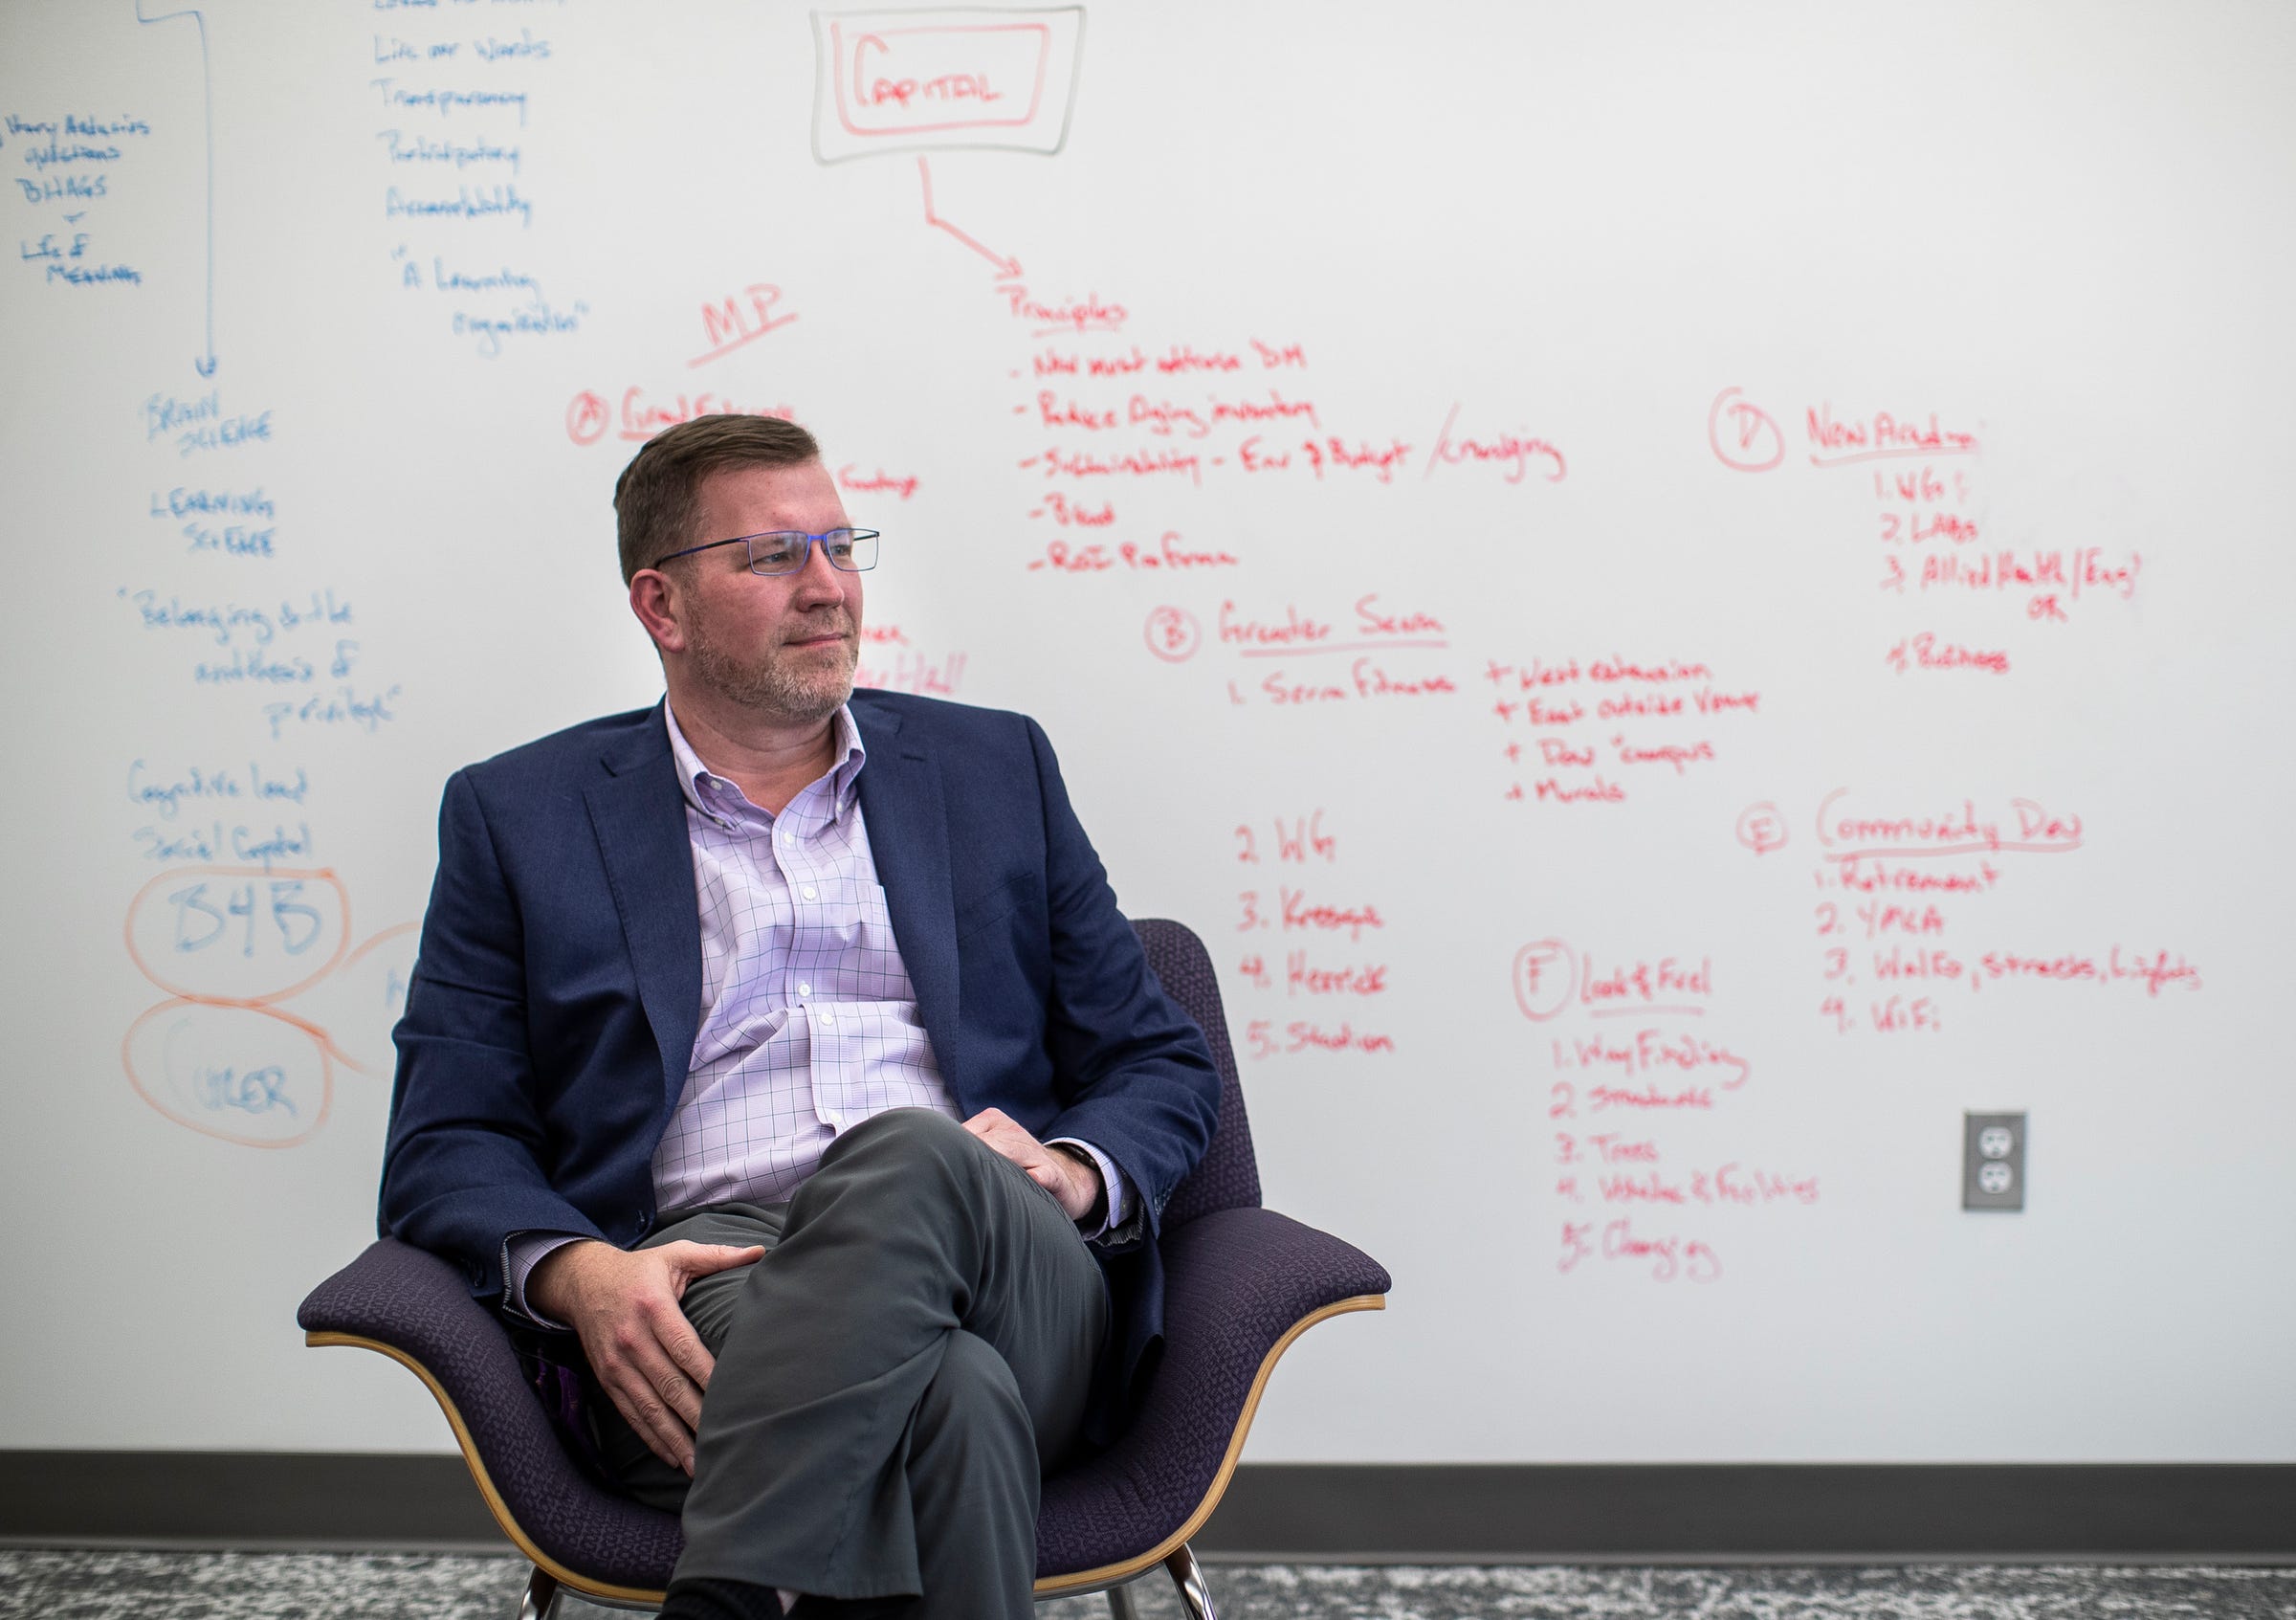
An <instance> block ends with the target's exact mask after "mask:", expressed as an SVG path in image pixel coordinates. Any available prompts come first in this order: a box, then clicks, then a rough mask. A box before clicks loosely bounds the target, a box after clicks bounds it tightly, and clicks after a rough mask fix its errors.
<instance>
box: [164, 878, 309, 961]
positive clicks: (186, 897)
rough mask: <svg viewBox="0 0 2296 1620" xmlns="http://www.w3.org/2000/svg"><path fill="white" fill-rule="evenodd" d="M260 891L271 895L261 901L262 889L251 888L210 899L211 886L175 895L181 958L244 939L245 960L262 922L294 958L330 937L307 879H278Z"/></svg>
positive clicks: (241, 886) (192, 886) (190, 886)
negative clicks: (307, 891) (306, 891)
mask: <svg viewBox="0 0 2296 1620" xmlns="http://www.w3.org/2000/svg"><path fill="white" fill-rule="evenodd" d="M260 887H261V888H262V889H264V890H267V891H268V893H267V894H264V895H260V896H259V895H258V894H257V893H256V890H257V888H258V885H256V884H254V883H253V882H248V883H234V884H232V885H231V886H230V887H229V888H227V889H224V890H223V891H222V892H221V893H220V894H215V895H210V893H209V885H208V884H206V883H187V884H186V885H185V886H184V887H182V888H180V889H178V890H176V891H175V893H173V894H172V895H169V896H168V897H167V903H168V904H169V905H171V906H173V907H175V949H176V951H177V953H178V954H179V955H187V956H188V955H189V954H191V953H193V952H195V951H203V950H206V949H208V948H209V947H210V946H211V945H217V944H221V945H224V946H227V947H228V946H229V945H231V944H232V942H233V941H234V939H237V938H239V937H240V936H241V934H242V933H244V943H241V945H240V954H241V955H243V956H254V954H255V938H256V926H255V924H256V921H257V919H261V920H263V921H268V922H269V923H270V924H271V925H272V927H273V928H276V930H277V931H278V936H279V948H280V949H281V950H284V951H285V952H286V953H287V954H288V955H289V956H300V955H302V954H303V952H305V951H307V950H309V949H310V948H311V947H312V946H313V945H315V944H317V943H319V941H320V936H321V935H323V934H324V933H325V932H326V919H325V918H323V917H321V916H320V914H319V910H318V908H317V907H315V906H312V905H310V904H307V903H306V902H305V901H304V899H303V883H302V879H301V878H299V877H290V878H281V877H275V878H272V879H271V880H270V881H269V882H267V883H264V884H262V885H260ZM233 919H240V920H243V921H244V922H245V928H244V930H241V929H239V928H235V927H234V926H233Z"/></svg>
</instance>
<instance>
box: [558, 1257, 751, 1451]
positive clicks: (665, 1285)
mask: <svg viewBox="0 0 2296 1620" xmlns="http://www.w3.org/2000/svg"><path fill="white" fill-rule="evenodd" d="M764 1256H765V1251H764V1250H763V1249H762V1248H749V1249H733V1248H728V1247H725V1246H723V1245H721V1244H714V1243H665V1244H663V1245H662V1246H661V1247H660V1248H658V1249H639V1250H634V1251H629V1252H627V1253H626V1252H625V1251H623V1250H620V1249H617V1248H615V1247H614V1246H613V1245H612V1244H610V1243H600V1242H597V1241H595V1240H594V1239H585V1240H584V1241H582V1242H580V1243H569V1244H567V1245H565V1246H564V1247H563V1248H562V1249H553V1250H552V1251H550V1253H549V1254H545V1255H543V1256H542V1260H541V1264H540V1265H538V1266H536V1267H535V1268H534V1271H533V1273H532V1274H531V1275H530V1276H528V1277H527V1278H526V1298H527V1301H528V1303H530V1304H532V1305H533V1306H534V1308H535V1309H536V1310H538V1311H540V1312H541V1313H542V1314H543V1315H544V1316H547V1317H549V1318H551V1319H552V1320H557V1321H563V1322H566V1323H568V1324H570V1325H571V1326H572V1327H573V1329H574V1331H575V1332H576V1333H578V1334H579V1335H581V1337H582V1348H583V1352H584V1354H585V1355H587V1356H588V1357H589V1359H590V1370H591V1371H593V1372H595V1373H596V1374H597V1375H598V1382H599V1383H600V1384H602V1385H604V1386H605V1387H606V1392H607V1395H609V1396H611V1397H612V1398H613V1403H614V1405H615V1407H616V1408H618V1409H620V1410H621V1413H622V1415H623V1416H624V1417H626V1418H628V1419H629V1426H630V1428H632V1429H634V1430H636V1431H637V1432H638V1437H639V1438H640V1439H642V1440H644V1441H645V1442H646V1445H647V1449H648V1450H650V1451H651V1452H652V1453H653V1454H654V1455H655V1456H657V1457H660V1458H661V1459H662V1460H663V1461H664V1462H666V1463H668V1464H669V1465H670V1466H671V1467H673V1468H682V1469H684V1470H685V1471H686V1473H687V1474H688V1475H689V1476H691V1475H692V1474H693V1472H694V1430H695V1426H696V1425H697V1424H699V1423H700V1422H701V1392H702V1391H703V1390H704V1389H707V1388H708V1387H710V1373H711V1371H712V1369H714V1368H715V1367H716V1366H717V1359H716V1358H715V1357H713V1356H712V1355H711V1354H710V1352H709V1351H708V1350H707V1349H705V1348H703V1346H702V1343H701V1339H700V1336H699V1335H697V1334H696V1333H695V1331H694V1324H693V1323H692V1322H690V1321H688V1320H686V1313H685V1312H684V1311H682V1310H680V1309H679V1308H678V1303H677V1302H678V1301H679V1300H680V1299H682V1298H685V1293H686V1285H687V1284H688V1283H690V1282H692V1281H693V1280H694V1279H695V1277H701V1276H709V1275H710V1274H711V1273H713V1272H722V1271H730V1270H732V1269H733V1268H734V1267H735V1266H746V1265H749V1264H751V1263H753V1262H755V1261H757V1260H761V1259H762V1258H764Z"/></svg>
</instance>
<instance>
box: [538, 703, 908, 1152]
mask: <svg viewBox="0 0 2296 1620" xmlns="http://www.w3.org/2000/svg"><path fill="white" fill-rule="evenodd" d="M600 763H601V764H602V765H604V766H605V767H606V770H607V777H606V780H605V781H603V782H599V783H596V784H594V785H592V786H591V787H590V788H587V789H585V791H584V793H583V799H584V801H585V803H586V804H587V806H588V807H589V812H590V827H591V829H592V831H594V832H596V833H597V835H598V851H599V854H600V855H601V856H602V857H604V859H605V862H606V877H607V883H608V884H609V885H610V886H611V888H612V889H613V895H614V909H615V910H616V911H617V912H619V913H620V914H621V918H622V933H623V937H624V939H626V940H627V941H628V942H629V960H630V965H631V967H632V968H633V969H634V971H635V972H636V975H637V981H638V1001H639V1003H640V1005H642V1006H643V1007H644V1008H645V1010H646V1021H647V1023H649V1024H650V1025H651V1026H652V1028H653V1035H654V1039H655V1040H656V1041H657V1042H658V1043H659V1044H660V1046H661V1051H662V1086H663V1091H664V1094H665V1096H666V1098H667V1101H666V1103H665V1106H666V1107H675V1106H676V1105H677V1099H678V1097H679V1095H680V1094H681V1093H683V1092H684V1090H685V1087H686V1076H687V1072H688V1071H689V1070H690V1069H691V1068H692V1066H693V1061H694V1037H695V1032H696V1030H697V1027H698V1025H699V1021H700V1018H701V919H700V909H699V906H698V903H697V902H696V900H695V895H694V854H693V849H692V846H691V844H690V842H689V840H688V836H687V832H686V801H685V796H684V795H683V794H681V793H680V792H679V791H678V788H677V768H676V765H675V763H674V761H673V756H672V755H671V752H670V732H669V729H668V728H667V727H666V726H665V725H664V724H663V721H662V710H661V707H660V705H659V704H656V705H655V707H654V710H653V712H652V713H651V715H650V716H648V717H647V720H646V721H645V723H644V724H643V725H642V726H640V727H639V729H638V731H637V733H636V734H635V735H633V736H632V737H630V738H629V739H628V740H626V741H624V742H622V743H619V744H617V745H616V746H615V747H614V748H611V749H609V750H608V751H607V754H606V755H605V756H604V757H603V758H602V760H601V761H600ZM864 774H866V772H865V773H864Z"/></svg>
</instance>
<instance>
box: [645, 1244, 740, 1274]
mask: <svg viewBox="0 0 2296 1620" xmlns="http://www.w3.org/2000/svg"><path fill="white" fill-rule="evenodd" d="M658 1253H659V1254H662V1255H663V1256H664V1257H665V1258H667V1259H669V1260H670V1261H671V1262H672V1263H673V1265H675V1266H676V1267H677V1269H678V1270H679V1271H682V1272H684V1273H685V1274H686V1276H689V1277H695V1276H709V1275H710V1274H711V1273H712V1272H730V1271H732V1270H733V1269H734V1268H735V1267H736V1266H749V1265H755V1264H756V1263H757V1262H758V1261H760V1260H762V1259H763V1258H764V1257H765V1246H764V1245H763V1244H762V1243H753V1244H751V1245H750V1246H749V1247H748V1248H746V1249H737V1248H735V1247H733V1246H732V1245H731V1244H725V1243H665V1244H663V1245H662V1247H661V1249H660V1250H659V1251H658Z"/></svg>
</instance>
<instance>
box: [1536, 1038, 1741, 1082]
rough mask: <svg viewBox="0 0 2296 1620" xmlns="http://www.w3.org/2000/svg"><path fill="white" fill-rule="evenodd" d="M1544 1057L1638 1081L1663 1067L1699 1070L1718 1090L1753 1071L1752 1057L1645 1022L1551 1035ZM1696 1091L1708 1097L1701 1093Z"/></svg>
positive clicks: (1560, 1065)
mask: <svg viewBox="0 0 2296 1620" xmlns="http://www.w3.org/2000/svg"><path fill="white" fill-rule="evenodd" d="M1548 1055H1549V1058H1550V1060H1551V1061H1552V1062H1553V1064H1554V1066H1555V1068H1556V1069H1557V1070H1567V1069H1596V1070H1604V1071H1609V1072H1613V1073H1615V1074H1617V1075H1618V1076H1620V1077H1622V1078H1624V1079H1639V1078H1642V1077H1645V1076H1651V1075H1658V1074H1663V1073H1666V1072H1668V1071H1679V1072H1681V1073H1683V1074H1686V1075H1687V1074H1701V1072H1702V1071H1706V1070H1712V1071H1714V1073H1713V1074H1712V1075H1711V1076H1709V1075H1703V1074H1701V1077H1702V1078H1708V1079H1711V1080H1712V1082H1713V1083H1714V1084H1716V1085H1719V1086H1720V1087H1721V1088H1722V1089H1723V1090H1724V1091H1735V1090H1737V1089H1738V1087H1740V1086H1742V1085H1744V1084H1745V1083H1746V1081H1747V1079H1748V1077H1749V1076H1752V1075H1753V1073H1754V1064H1753V1061H1752V1060H1751V1059H1749V1058H1747V1057H1746V1056H1744V1055H1743V1054H1739V1053H1736V1052H1733V1051H1732V1050H1731V1049H1730V1047H1728V1046H1727V1045H1725V1044H1723V1043H1721V1042H1719V1041H1711V1040H1708V1039H1707V1038H1706V1037H1705V1036H1703V1035H1699V1034H1695V1033H1686V1032H1680V1031H1672V1030H1665V1029H1661V1028H1659V1027H1657V1026H1656V1025H1650V1026H1646V1027H1645V1028H1643V1029H1640V1030H1637V1031H1634V1032H1632V1033H1630V1034H1625V1035H1620V1034H1616V1033H1613V1032H1607V1031H1606V1032H1600V1033H1597V1034H1593V1035H1588V1036H1584V1037H1572V1038H1568V1039H1563V1038H1557V1039H1556V1040H1554V1041H1553V1042H1551V1043H1549V1053H1548ZM1700 1095H1702V1096H1704V1095H1708V1094H1705V1093H1701V1094H1700Z"/></svg>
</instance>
